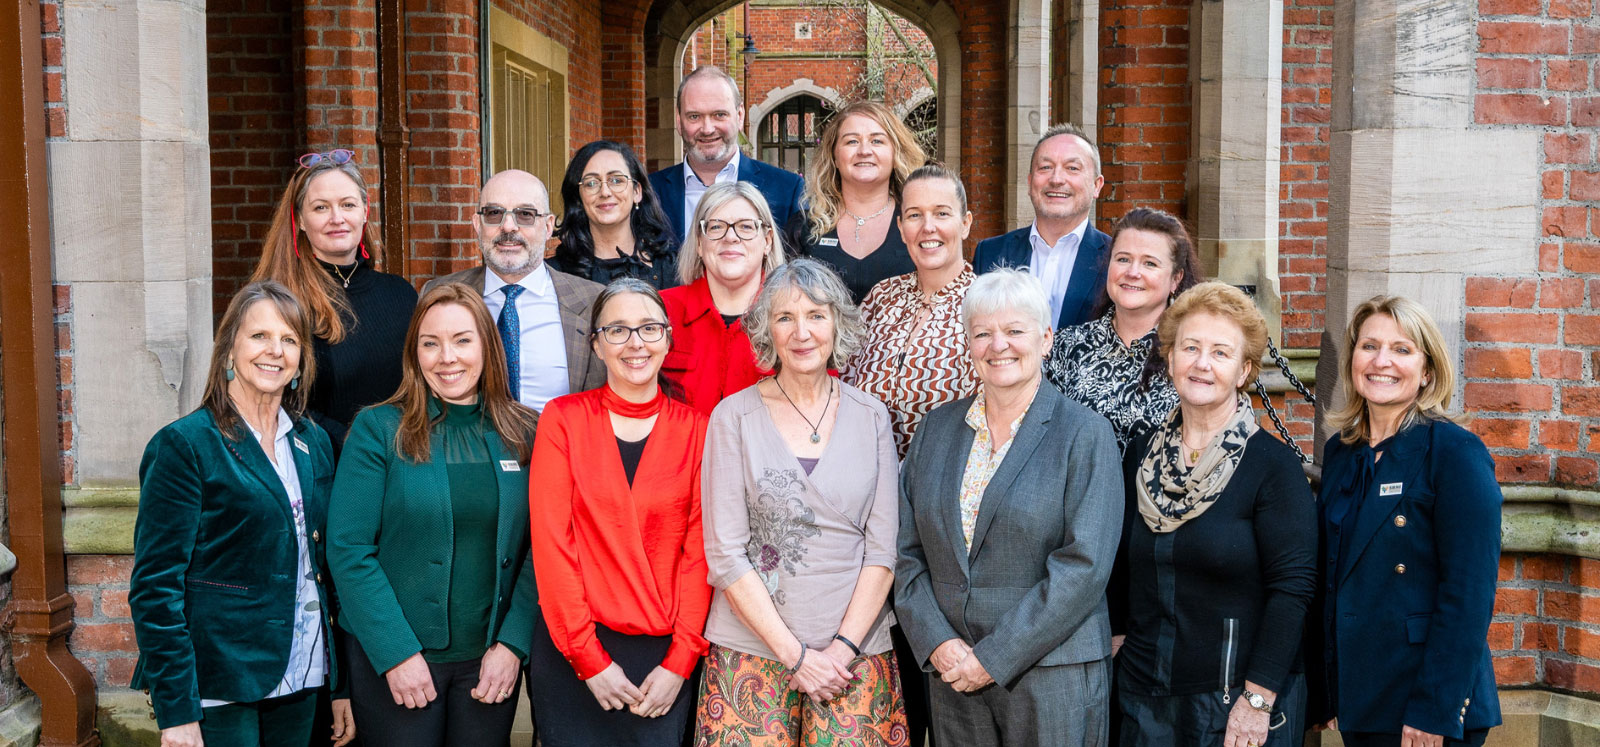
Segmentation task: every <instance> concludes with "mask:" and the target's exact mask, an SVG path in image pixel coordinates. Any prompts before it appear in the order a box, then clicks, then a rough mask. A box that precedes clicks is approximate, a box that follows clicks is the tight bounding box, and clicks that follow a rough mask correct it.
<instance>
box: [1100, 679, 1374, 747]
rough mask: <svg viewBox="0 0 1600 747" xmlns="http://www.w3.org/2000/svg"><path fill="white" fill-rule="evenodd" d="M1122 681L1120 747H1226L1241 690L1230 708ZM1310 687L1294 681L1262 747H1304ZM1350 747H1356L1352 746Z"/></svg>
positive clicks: (1215, 698) (1218, 698)
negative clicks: (1149, 692)
mask: <svg viewBox="0 0 1600 747" xmlns="http://www.w3.org/2000/svg"><path fill="white" fill-rule="evenodd" d="M1121 680H1122V681H1121V682H1119V683H1118V686H1119V688H1120V689H1121V692H1119V693H1118V694H1117V695H1118V705H1119V706H1120V707H1121V709H1122V724H1121V733H1120V734H1119V735H1118V741H1117V744H1118V745H1120V746H1121V747H1222V745H1223V743H1224V742H1225V741H1226V738H1227V734H1228V715H1229V714H1230V713H1231V712H1232V711H1233V708H1234V706H1235V705H1236V704H1237V703H1238V702H1239V698H1240V695H1241V694H1242V693H1243V692H1244V688H1242V687H1236V688H1232V689H1230V690H1229V691H1228V700H1227V701H1226V702H1224V701H1223V697H1222V696H1223V693H1222V691H1221V690H1215V691H1212V692H1205V693H1196V694H1193V695H1144V694H1142V693H1138V692H1134V691H1132V690H1131V689H1130V688H1129V687H1128V685H1127V682H1126V680H1127V678H1126V677H1122V678H1121ZM1305 681H1306V678H1305V675H1303V674H1299V673H1293V674H1290V675H1289V679H1288V681H1287V682H1286V683H1285V687H1284V688H1283V692H1282V693H1279V694H1278V699H1277V703H1276V705H1275V706H1274V707H1273V712H1272V718H1271V720H1270V722H1269V723H1270V724H1275V725H1277V727H1278V728H1276V729H1272V730H1271V731H1268V732H1267V741H1266V744H1265V745H1264V746H1263V747H1300V744H1301V742H1302V741H1303V740H1304V736H1305V735H1304V732H1305V700H1306V685H1305ZM1396 744H1397V745H1398V744H1399V743H1398V742H1396ZM1345 747H1351V746H1350V743H1349V742H1348V741H1346V742H1345Z"/></svg>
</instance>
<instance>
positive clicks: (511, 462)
mask: <svg viewBox="0 0 1600 747" xmlns="http://www.w3.org/2000/svg"><path fill="white" fill-rule="evenodd" d="M500 470H501V471H502V472H521V471H522V465H520V464H517V460H515V459H501V460H500Z"/></svg>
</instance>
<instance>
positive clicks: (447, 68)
mask: <svg viewBox="0 0 1600 747" xmlns="http://www.w3.org/2000/svg"><path fill="white" fill-rule="evenodd" d="M408 10H409V12H408V14H407V17H406V21H407V23H408V24H409V27H408V31H409V35H408V36H407V41H406V44H407V47H406V88H407V89H408V90H410V91H412V92H413V93H412V94H411V97H410V104H409V108H408V110H407V112H406V122H407V124H408V125H409V126H410V127H411V174H410V176H411V191H410V194H408V195H407V200H408V202H407V204H406V215H407V218H408V219H409V220H410V228H411V259H410V264H409V265H408V266H407V267H406V268H405V272H406V273H407V274H408V275H410V276H411V277H413V278H415V279H424V278H432V277H437V276H439V275H443V274H446V273H448V272H451V271H453V270H456V269H460V268H462V267H466V266H469V265H470V264H471V263H472V262H475V261H477V257H478V253H477V250H476V248H474V246H473V243H472V240H473V239H472V222H471V219H472V210H473V208H474V207H475V205H474V204H473V201H474V199H475V196H476V194H477V188H478V185H479V183H480V181H481V176H482V174H481V170H482V161H481V154H480V150H479V148H480V146H479V137H478V135H479V121H478V36H477V32H478V16H477V12H478V4H477V3H476V2H474V1H473V0H413V2H411V3H410V6H409V8H408Z"/></svg>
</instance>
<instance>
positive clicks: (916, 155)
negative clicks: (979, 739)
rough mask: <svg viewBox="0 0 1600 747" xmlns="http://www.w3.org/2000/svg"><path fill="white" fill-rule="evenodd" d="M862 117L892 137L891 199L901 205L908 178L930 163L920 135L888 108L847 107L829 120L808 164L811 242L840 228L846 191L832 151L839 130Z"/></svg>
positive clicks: (872, 103) (864, 104)
mask: <svg viewBox="0 0 1600 747" xmlns="http://www.w3.org/2000/svg"><path fill="white" fill-rule="evenodd" d="M854 114H859V115H861V116H863V117H866V118H868V119H870V120H872V121H874V122H877V123H878V126H879V127H882V128H883V131H884V132H886V133H888V135H889V143H890V145H891V146H893V148H894V167H893V169H891V173H890V175H889V197H890V199H893V200H894V201H895V203H896V204H899V202H900V189H901V187H903V186H904V185H905V183H906V177H908V176H910V175H911V172H913V171H916V170H917V169H918V168H920V167H921V166H922V164H923V163H924V162H926V161H927V160H928V155H927V154H926V153H924V152H923V151H922V146H921V145H918V144H917V136H916V135H915V134H914V133H912V132H911V128H909V127H906V125H905V123H904V122H901V121H900V119H899V118H898V117H896V116H895V115H894V112H892V111H890V110H889V107H887V106H884V105H883V104H880V103H878V102H876V101H857V102H855V103H853V104H849V105H848V106H845V107H844V108H843V109H840V110H839V111H837V112H835V113H834V115H833V116H832V117H829V118H828V125H827V127H824V128H823V130H822V140H821V141H819V142H818V144H817V148H816V150H814V151H813V152H812V156H811V162H810V163H808V164H806V217H807V218H808V219H810V220H809V222H810V224H811V240H812V241H816V240H817V239H820V238H822V235H823V234H825V233H827V232H829V231H832V230H833V229H834V227H836V226H838V225H839V213H840V212H842V211H843V210H844V192H843V190H842V189H841V187H840V185H839V180H840V176H839V164H837V163H835V162H834V160H833V149H834V147H835V146H837V145H838V144H839V129H840V128H841V127H843V126H844V121H845V120H846V119H849V118H850V116H851V115H854Z"/></svg>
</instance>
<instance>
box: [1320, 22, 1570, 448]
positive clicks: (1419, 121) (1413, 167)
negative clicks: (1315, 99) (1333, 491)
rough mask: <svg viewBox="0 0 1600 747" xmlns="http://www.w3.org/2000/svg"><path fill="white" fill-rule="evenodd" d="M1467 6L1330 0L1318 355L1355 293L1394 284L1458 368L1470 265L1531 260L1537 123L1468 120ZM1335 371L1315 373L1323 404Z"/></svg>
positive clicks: (1472, 33)
mask: <svg viewBox="0 0 1600 747" xmlns="http://www.w3.org/2000/svg"><path fill="white" fill-rule="evenodd" d="M1474 7H1475V6H1474V5H1472V4H1470V3H1436V2H1427V1H1426V0H1337V2H1335V3H1334V37H1333V49H1334V60H1333V122H1332V131H1333V143H1332V180H1331V181H1332V184H1331V187H1330V194H1329V203H1330V214H1329V216H1328V296H1327V299H1328V309H1327V323H1328V331H1327V332H1325V333H1324V345H1323V349H1324V354H1325V356H1326V355H1327V354H1328V353H1329V352H1331V349H1332V348H1333V347H1334V345H1333V344H1331V343H1333V342H1336V341H1337V339H1338V338H1339V337H1340V336H1342V334H1343V330H1344V327H1345V325H1346V323H1347V322H1348V320H1349V318H1350V312H1351V311H1353V310H1354V309H1355V307H1356V306H1357V305H1359V304H1360V303H1361V302H1362V301H1364V300H1366V299H1367V298H1370V297H1371V296H1373V295H1374V294H1378V293H1386V294H1399V295H1405V296H1409V297H1411V298H1413V299H1416V300H1417V301H1419V302H1421V303H1422V304H1423V305H1424V306H1426V307H1427V308H1428V310H1429V311H1431V312H1432V313H1433V315H1434V318H1435V319H1437V320H1438V322H1439V325H1440V327H1441V328H1442V329H1443V331H1444V336H1445V340H1446V342H1448V343H1449V345H1450V346H1451V355H1452V356H1453V357H1454V359H1455V360H1456V363H1457V365H1458V367H1459V365H1460V363H1461V347H1462V342H1463V329H1462V307H1463V302H1464V295H1465V290H1464V282H1465V281H1464V277H1465V275H1467V274H1498V273H1504V274H1519V273H1521V274H1531V273H1533V272H1535V271H1536V269H1537V267H1536V262H1537V258H1536V253H1535V252H1531V251H1528V245H1529V243H1530V241H1532V239H1533V236H1532V235H1530V233H1529V226H1536V225H1538V221H1539V216H1538V214H1537V205H1536V203H1535V200H1536V199H1537V198H1538V195H1539V193H1540V185H1539V172H1538V164H1539V153H1538V148H1539V137H1540V133H1539V131H1538V130H1536V129H1526V130H1511V129H1494V130H1488V129H1474V128H1473V127H1472V125H1473V110H1472V106H1473V101H1472V86H1473V74H1474V60H1473V55H1474V51H1475V50H1476V47H1477V43H1478V38H1477V34H1476V24H1475V23H1473V8H1474ZM1464 154H1465V155H1464ZM1322 368H1323V369H1324V370H1330V367H1329V366H1328V365H1326V363H1325V364H1324V365H1323V366H1322ZM1335 383H1336V377H1334V376H1326V375H1325V376H1318V378H1317V390H1318V391H1317V393H1318V402H1319V404H1320V407H1319V410H1325V409H1326V408H1329V407H1333V406H1337V404H1338V402H1337V401H1336V398H1337V391H1338V389H1337V387H1336V386H1335ZM1457 394H1459V392H1458V393H1457ZM1457 401H1459V399H1458V400H1457ZM1317 421H1318V438H1317V442H1318V443H1319V444H1320V443H1322V441H1323V440H1324V439H1325V438H1326V435H1327V432H1326V427H1325V425H1324V424H1323V417H1322V413H1321V412H1319V413H1318V418H1317Z"/></svg>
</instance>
